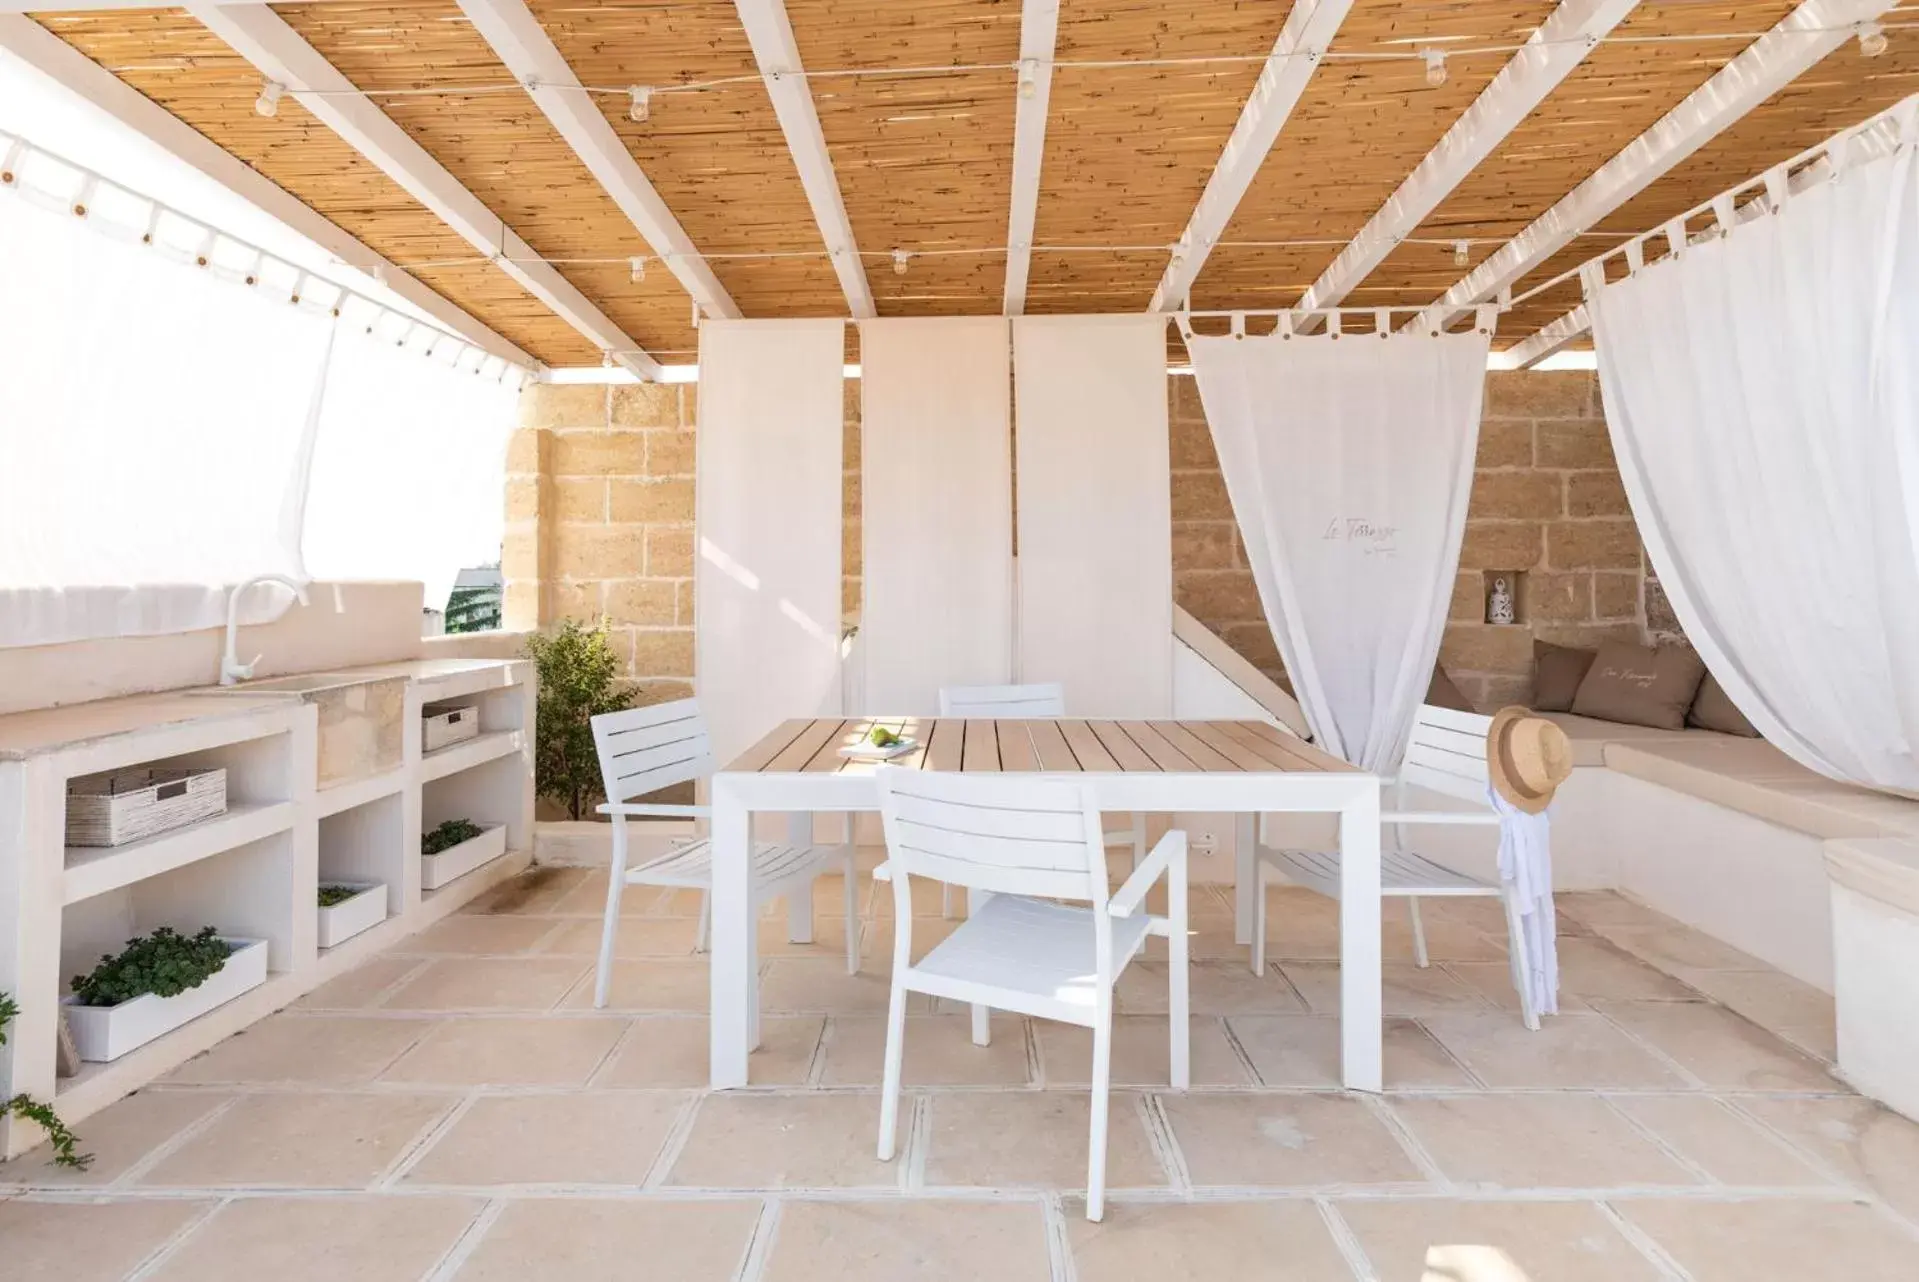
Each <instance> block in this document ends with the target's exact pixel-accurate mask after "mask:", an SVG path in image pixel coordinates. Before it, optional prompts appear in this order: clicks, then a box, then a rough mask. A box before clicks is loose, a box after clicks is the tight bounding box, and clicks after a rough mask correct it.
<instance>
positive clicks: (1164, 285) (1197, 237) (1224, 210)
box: [1146, 0, 1353, 312]
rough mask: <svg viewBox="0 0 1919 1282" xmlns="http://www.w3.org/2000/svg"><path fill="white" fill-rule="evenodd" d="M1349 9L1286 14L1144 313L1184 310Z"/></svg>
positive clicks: (1303, 7)
mask: <svg viewBox="0 0 1919 1282" xmlns="http://www.w3.org/2000/svg"><path fill="white" fill-rule="evenodd" d="M1352 7H1353V0H1297V3H1295V4H1294V5H1293V7H1292V11H1291V12H1290V13H1288V14H1287V15H1286V24H1285V25H1284V26H1283V27H1281V28H1280V31H1279V39H1278V40H1277V41H1275V42H1274V43H1273V52H1272V56H1271V57H1270V58H1268V60H1267V62H1266V65H1265V66H1264V67H1263V68H1262V69H1261V71H1260V73H1259V81H1258V83H1257V84H1255V85H1254V86H1253V92H1252V95H1251V96H1250V97H1249V98H1248V99H1247V100H1246V105H1245V107H1244V108H1242V109H1241V111H1240V113H1239V120H1238V121H1237V122H1236V123H1235V124H1234V125H1233V133H1232V136H1231V137H1230V138H1228V139H1227V140H1226V148H1225V150H1224V151H1223V152H1221V153H1220V157H1219V163H1218V165H1216V166H1215V167H1214V168H1213V174H1212V177H1210V178H1208V179H1207V180H1206V189H1205V190H1204V191H1202V192H1201V193H1200V197H1199V204H1198V205H1197V206H1196V207H1195V208H1194V210H1193V216H1192V218H1191V219H1190V220H1189V221H1188V222H1187V224H1186V230H1185V231H1184V232H1182V233H1180V238H1179V243H1180V245H1181V246H1182V249H1181V251H1180V252H1178V253H1176V254H1174V255H1173V260H1172V261H1171V262H1170V263H1168V264H1167V265H1166V272H1165V274H1164V275H1163V276H1161V277H1160V281H1159V287H1158V288H1157V289H1155V290H1154V291H1153V301H1152V302H1151V303H1149V304H1147V308H1146V310H1147V311H1151V312H1171V311H1177V310H1178V309H1179V308H1180V307H1182V306H1184V305H1185V303H1186V296H1187V294H1188V293H1190V292H1191V291H1192V288H1193V281H1194V280H1196V279H1197V278H1198V277H1199V269H1200V268H1201V267H1203V266H1205V265H1206V258H1207V256H1208V255H1209V254H1211V253H1212V252H1213V246H1214V245H1215V244H1216V243H1217V242H1218V241H1219V238H1220V235H1221V234H1222V233H1224V232H1225V230H1226V224H1227V223H1229V222H1231V221H1232V218H1233V211H1234V210H1236V209H1238V208H1239V202H1240V198H1241V197H1243V196H1245V194H1246V189H1247V188H1248V187H1250V186H1252V183H1253V179H1254V178H1255V177H1256V176H1257V175H1258V174H1259V169H1260V166H1261V165H1263V164H1265V163H1266V156H1267V153H1268V152H1270V151H1272V149H1273V143H1274V142H1276V141H1278V139H1279V131H1280V130H1281V129H1283V128H1285V125H1286V120H1287V118H1288V117H1289V116H1291V115H1292V114H1293V108H1294V107H1295V106H1296V105H1298V103H1299V98H1300V95H1301V94H1303V93H1304V92H1306V84H1307V82H1308V81H1310V80H1311V79H1312V78H1313V72H1314V71H1316V70H1318V68H1319V61H1320V56H1321V55H1322V54H1324V53H1325V52H1326V47H1327V46H1328V45H1330V44H1331V43H1332V41H1333V35H1334V33H1335V32H1337V31H1338V30H1339V24H1340V23H1342V22H1344V21H1345V20H1346V13H1347V11H1348V10H1350V9H1351V8H1352Z"/></svg>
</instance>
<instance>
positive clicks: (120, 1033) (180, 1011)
mask: <svg viewBox="0 0 1919 1282" xmlns="http://www.w3.org/2000/svg"><path fill="white" fill-rule="evenodd" d="M226 942H227V943H229V944H231V945H233V952H232V953H231V954H230V955H229V956H228V957H227V964H226V965H224V966H222V967H221V968H220V970H219V972H218V973H217V974H214V975H211V976H209V977H208V978H207V981H206V982H205V983H203V984H201V985H200V986H199V987H198V988H189V989H187V991H186V992H184V993H180V994H177V995H175V996H173V997H156V996H154V995H153V994H152V993H148V994H146V995H145V996H141V997H136V998H134V999H133V1000H132V1001H128V1002H121V1003H120V1004H119V1005H118V1006H82V1005H80V1004H79V1003H78V1002H76V1001H74V999H73V998H71V997H68V998H65V999H63V1003H62V1004H63V1005H65V1007H66V1011H67V1027H68V1029H70V1030H71V1031H72V1033H73V1044H74V1045H75V1046H77V1047H78V1048H79V1050H80V1058H81V1059H83V1060H86V1061H87V1062H89V1063H93V1064H107V1063H111V1062H112V1061H114V1060H116V1059H119V1058H120V1057H121V1056H122V1055H125V1054H127V1053H128V1052H129V1051H134V1050H138V1049H139V1048H140V1047H142V1046H145V1045H146V1044H147V1043H148V1042H150V1041H152V1040H153V1039H154V1038H156V1037H161V1036H164V1035H165V1034H167V1033H170V1032H172V1031H173V1030H174V1029H176V1028H178V1027H180V1025H182V1024H184V1023H186V1022H187V1021H189V1020H193V1019H198V1018H199V1017H200V1016H202V1015H204V1014H206V1013H207V1012H208V1011H210V1010H212V1009H213V1008H214V1007H216V1006H223V1005H225V1004H226V1003H227V1002H230V1001H232V1000H233V999H234V998H236V997H238V996H240V994H242V993H244V992H246V991H248V990H249V989H253V988H258V987H259V986H260V985H262V984H264V983H266V982H267V941H266V940H264V939H229V940H227V941H226Z"/></svg>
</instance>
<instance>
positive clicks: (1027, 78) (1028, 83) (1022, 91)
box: [1019, 58, 1039, 98]
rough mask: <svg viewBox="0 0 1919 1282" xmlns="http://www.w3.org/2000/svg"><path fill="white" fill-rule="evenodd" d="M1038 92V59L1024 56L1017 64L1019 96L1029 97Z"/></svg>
mask: <svg viewBox="0 0 1919 1282" xmlns="http://www.w3.org/2000/svg"><path fill="white" fill-rule="evenodd" d="M1038 92H1039V59H1038V58H1026V59H1023V60H1021V62H1020V64H1019V96H1020V97H1022V98H1031V97H1032V96H1033V95H1034V94H1036V93H1038Z"/></svg>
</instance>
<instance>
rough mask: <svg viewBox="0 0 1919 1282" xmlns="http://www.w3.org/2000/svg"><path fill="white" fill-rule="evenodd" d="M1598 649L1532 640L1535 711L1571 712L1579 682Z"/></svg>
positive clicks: (1583, 677)
mask: <svg viewBox="0 0 1919 1282" xmlns="http://www.w3.org/2000/svg"><path fill="white" fill-rule="evenodd" d="M1597 654H1598V651H1596V650H1575V649H1574V648H1573V647H1571V646H1566V645H1554V644H1552V643H1551V642H1550V641H1541V640H1539V639H1538V638H1534V640H1533V711H1534V712H1570V711H1571V710H1572V706H1573V696H1574V695H1576V694H1578V693H1579V683H1580V682H1581V681H1584V680H1585V679H1586V671H1587V669H1589V668H1591V667H1592V665H1593V659H1594V658H1595V657H1596V656H1597Z"/></svg>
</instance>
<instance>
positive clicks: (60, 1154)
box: [0, 993, 93, 1171]
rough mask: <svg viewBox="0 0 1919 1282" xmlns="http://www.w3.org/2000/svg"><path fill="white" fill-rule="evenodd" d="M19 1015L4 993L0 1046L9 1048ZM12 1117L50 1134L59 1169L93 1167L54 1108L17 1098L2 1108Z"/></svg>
mask: <svg viewBox="0 0 1919 1282" xmlns="http://www.w3.org/2000/svg"><path fill="white" fill-rule="evenodd" d="M19 1013H20V1007H19V1005H18V1004H17V1003H16V1002H15V1001H14V1000H13V994H11V993H0V1046H5V1045H6V1044H7V1025H9V1024H11V1023H12V1022H13V1021H14V1017H15V1016H17V1015H19ZM8 1114H11V1115H12V1116H14V1117H17V1118H20V1119H22V1120H23V1121H28V1122H33V1123H35V1124H37V1125H38V1126H39V1127H40V1129H41V1130H43V1131H45V1132H46V1133H47V1142H48V1143H49V1144H51V1145H52V1146H53V1161H54V1164H55V1165H57V1166H69V1167H72V1168H73V1169H74V1170H76V1171H84V1170H86V1169H87V1167H89V1166H91V1165H93V1154H91V1153H82V1152H80V1150H79V1143H80V1137H79V1136H78V1135H75V1134H74V1133H73V1132H72V1131H70V1130H68V1129H67V1124H66V1123H65V1122H63V1121H61V1120H60V1115H59V1114H58V1113H56V1112H54V1111H53V1105H51V1104H42V1103H41V1102H40V1101H39V1100H37V1099H35V1098H33V1096H31V1095H16V1096H14V1097H13V1098H12V1099H10V1100H7V1101H6V1102H5V1103H4V1104H0V1116H4V1115H8Z"/></svg>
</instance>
